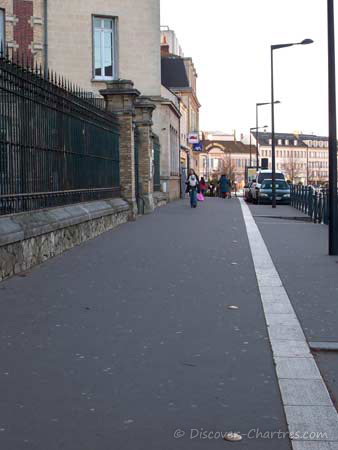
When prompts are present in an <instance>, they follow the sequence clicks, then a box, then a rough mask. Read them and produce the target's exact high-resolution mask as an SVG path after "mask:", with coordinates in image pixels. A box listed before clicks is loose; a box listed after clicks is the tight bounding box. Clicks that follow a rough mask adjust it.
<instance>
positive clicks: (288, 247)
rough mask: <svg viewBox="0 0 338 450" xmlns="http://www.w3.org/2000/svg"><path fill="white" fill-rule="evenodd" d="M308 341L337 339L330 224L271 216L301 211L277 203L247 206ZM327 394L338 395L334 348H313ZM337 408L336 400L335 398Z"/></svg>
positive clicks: (336, 267)
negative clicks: (315, 349)
mask: <svg viewBox="0 0 338 450" xmlns="http://www.w3.org/2000/svg"><path fill="white" fill-rule="evenodd" d="M250 210H251V212H252V214H253V215H254V217H255V220H256V223H257V225H258V227H259V229H260V231H261V233H262V236H263V238H264V240H265V243H266V245H267V247H268V249H269V251H270V254H271V256H272V259H273V262H274V264H275V266H276V268H277V270H278V272H279V275H280V277H281V279H282V281H283V284H284V287H285V288H286V290H287V292H288V294H289V297H290V300H291V302H292V305H293V307H294V309H295V311H296V314H297V315H298V318H299V320H300V322H301V324H302V326H303V330H304V333H305V335H306V337H307V340H308V341H309V342H320V343H325V342H333V343H338V314H337V305H338V303H337V302H338V264H337V262H338V257H330V256H328V227H327V226H326V225H318V224H313V223H305V222H298V221H294V220H283V219H271V218H267V217H262V216H268V215H270V214H271V213H272V215H275V216H284V217H291V216H294V215H297V216H298V217H299V216H300V217H301V216H303V217H307V216H304V215H303V214H302V213H301V212H299V211H298V210H296V209H294V208H292V207H288V206H279V207H277V208H276V209H275V210H273V209H272V208H271V206H258V207H257V206H254V205H252V206H250ZM315 356H316V359H317V362H318V364H319V368H320V370H321V372H322V375H323V377H324V379H325V380H326V381H327V383H328V387H329V390H330V391H331V396H332V397H333V400H334V401H335V400H336V399H338V384H337V380H338V366H337V353H335V352H333V353H327V352H325V353H315ZM336 407H337V403H336Z"/></svg>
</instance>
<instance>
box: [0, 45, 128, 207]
mask: <svg viewBox="0 0 338 450" xmlns="http://www.w3.org/2000/svg"><path fill="white" fill-rule="evenodd" d="M90 97H91V96H90V95H89V94H88V93H86V92H84V91H82V90H80V89H78V88H76V87H74V86H73V85H72V84H70V83H68V82H66V81H65V80H63V79H62V78H60V77H56V75H55V74H53V73H49V72H48V73H43V71H42V70H41V68H38V67H37V66H35V67H32V65H30V64H22V61H21V63H20V64H19V61H13V59H12V58H10V57H9V56H8V53H7V54H6V55H4V54H1V52H0V215H4V214H13V213H18V212H22V211H29V210H34V209H41V208H46V207H53V206H60V205H66V204H71V203H77V202H83V201H90V200H97V199H103V198H110V197H113V196H117V195H119V189H120V169H119V128H118V124H117V122H116V120H115V116H114V115H113V114H111V113H108V112H106V111H104V110H102V108H101V107H100V106H102V105H100V104H99V103H102V102H97V103H98V104H95V102H93V101H92V98H90ZM100 100H101V99H100Z"/></svg>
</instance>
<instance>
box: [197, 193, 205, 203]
mask: <svg viewBox="0 0 338 450" xmlns="http://www.w3.org/2000/svg"><path fill="white" fill-rule="evenodd" d="M197 201H199V202H204V195H203V194H202V192H200V193H199V194H197Z"/></svg>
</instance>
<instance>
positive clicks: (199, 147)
mask: <svg viewBox="0 0 338 450" xmlns="http://www.w3.org/2000/svg"><path fill="white" fill-rule="evenodd" d="M192 148H193V150H194V152H202V151H203V146H202V144H201V142H199V143H198V144H193V146H192Z"/></svg>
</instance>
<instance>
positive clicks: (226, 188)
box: [218, 174, 231, 198]
mask: <svg viewBox="0 0 338 450" xmlns="http://www.w3.org/2000/svg"><path fill="white" fill-rule="evenodd" d="M218 184H219V187H220V192H221V197H222V198H227V197H228V195H229V192H230V189H231V188H230V185H231V184H230V180H229V179H228V178H227V176H226V175H225V174H223V175H222V176H221V178H220V180H219V182H218Z"/></svg>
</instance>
